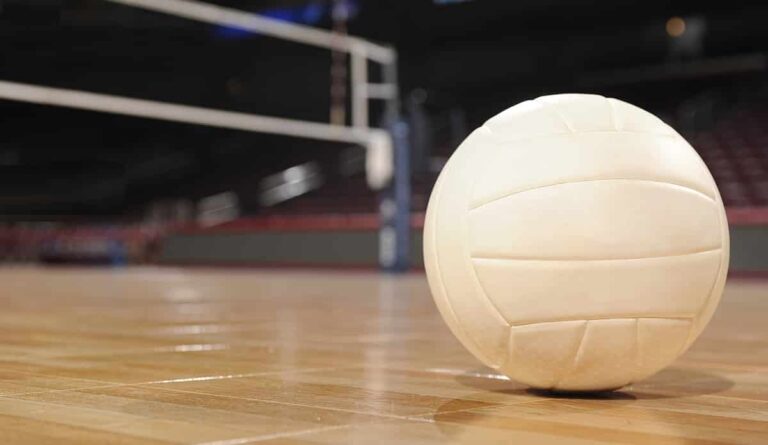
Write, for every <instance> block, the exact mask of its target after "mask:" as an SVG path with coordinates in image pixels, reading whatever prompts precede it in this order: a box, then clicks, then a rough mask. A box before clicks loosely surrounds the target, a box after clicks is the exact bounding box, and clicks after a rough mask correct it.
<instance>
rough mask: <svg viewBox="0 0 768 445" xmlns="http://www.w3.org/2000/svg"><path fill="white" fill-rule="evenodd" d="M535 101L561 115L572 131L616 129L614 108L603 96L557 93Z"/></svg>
mask: <svg viewBox="0 0 768 445" xmlns="http://www.w3.org/2000/svg"><path fill="white" fill-rule="evenodd" d="M535 101H536V102H539V103H543V104H544V106H545V107H547V109H549V110H551V111H552V112H553V113H556V114H557V115H558V116H560V118H561V119H562V120H563V121H564V123H565V124H566V126H567V127H568V128H569V129H570V130H571V131H572V132H582V131H612V130H616V126H615V125H614V117H613V109H612V108H611V105H610V103H608V101H607V100H606V99H605V98H604V97H603V96H598V95H595V94H556V95H552V96H542V97H539V98H538V99H535Z"/></svg>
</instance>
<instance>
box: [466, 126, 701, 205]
mask: <svg viewBox="0 0 768 445" xmlns="http://www.w3.org/2000/svg"><path fill="white" fill-rule="evenodd" d="M512 166H514V167H512ZM478 168H479V169H480V171H481V172H482V174H478V175H476V177H477V179H476V182H475V184H474V187H473V193H472V207H477V206H480V205H482V204H484V203H487V202H490V201H494V200H496V199H499V198H502V197H505V196H508V195H511V194H514V193H518V192H521V191H525V190H530V189H535V188H538V187H544V186H551V185H555V184H560V183H567V182H576V181H587V180H597V179H645V180H655V181H660V182H669V183H672V184H678V185H681V186H684V187H689V188H692V189H694V190H697V191H699V192H701V193H703V194H705V195H707V196H709V197H711V198H713V199H714V198H715V196H716V187H715V183H714V181H713V180H712V177H711V175H710V174H709V171H708V170H707V169H706V167H705V166H704V164H703V163H702V162H701V160H700V159H699V157H698V156H697V155H696V153H695V152H694V151H693V150H692V149H691V147H690V146H689V145H688V144H687V143H686V142H685V141H684V140H683V139H682V138H680V137H678V136H672V137H670V136H659V135H657V134H652V133H644V134H638V133H582V134H578V135H576V134H569V135H556V136H552V137H540V138H531V139H525V140H522V141H516V142H508V143H501V142H500V143H497V144H493V145H492V146H491V147H489V151H488V156H487V157H485V158H484V159H482V160H480V163H479V164H478ZM511 171H514V174H510V172H511Z"/></svg>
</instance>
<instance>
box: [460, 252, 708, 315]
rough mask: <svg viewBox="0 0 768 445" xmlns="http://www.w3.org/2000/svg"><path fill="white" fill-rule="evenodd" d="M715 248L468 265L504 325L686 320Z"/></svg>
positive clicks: (696, 306) (698, 305) (697, 305)
mask: <svg viewBox="0 0 768 445" xmlns="http://www.w3.org/2000/svg"><path fill="white" fill-rule="evenodd" d="M722 255H723V254H722V251H721V250H720V249H718V250H713V251H709V252H702V253H696V254H690V255H682V256H674V257H663V258H647V259H637V260H609V261H528V260H511V261H510V260H505V259H474V260H473V264H474V266H475V270H476V272H477V276H478V278H479V280H480V282H481V283H482V286H483V289H484V290H485V293H486V295H487V296H488V297H489V298H490V299H491V300H493V302H494V305H495V306H496V307H497V308H498V310H499V312H500V313H501V315H502V316H503V317H504V319H505V320H507V322H509V323H510V324H511V325H521V324H529V323H537V322H546V321H558V320H582V319H596V318H613V317H622V318H632V317H670V318H674V317H690V318H693V317H694V316H695V315H696V314H698V313H699V311H701V310H702V308H703V306H704V304H705V296H706V295H707V294H708V293H709V291H710V289H712V285H713V284H714V282H715V278H716V276H717V272H718V269H719V267H720V261H721V258H722Z"/></svg>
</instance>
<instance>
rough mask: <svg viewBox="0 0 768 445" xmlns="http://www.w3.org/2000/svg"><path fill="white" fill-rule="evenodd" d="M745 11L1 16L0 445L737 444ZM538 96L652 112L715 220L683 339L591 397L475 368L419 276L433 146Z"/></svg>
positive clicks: (757, 160)
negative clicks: (616, 102) (718, 274)
mask: <svg viewBox="0 0 768 445" xmlns="http://www.w3.org/2000/svg"><path fill="white" fill-rule="evenodd" d="M766 20H768V4H763V3H760V2H739V1H735V2H719V3H712V2H694V1H687V0H681V1H674V2H668V1H659V0H646V1H630V0H621V1H613V2H601V1H597V0H584V1H576V2H572V1H564V0H540V1H532V0H531V1H529V0H525V1H515V2H504V1H491V0H412V1H398V2H394V1H384V0H154V1H153V0H0V36H2V38H0V48H2V50H1V53H0V54H2V55H1V56H0V116H2V119H0V177H1V178H2V186H0V261H2V264H0V277H2V282H3V285H2V286H0V333H1V335H0V440H1V441H2V442H4V443H8V444H48V443H51V444H53V443H55V444H105V443H120V444H144V443H148V444H149V443H151V444H155V443H157V444H177V443H178V444H200V445H203V444H206V445H239V444H251V443H259V444H261V443H265V444H268V443H269V444H272V443H274V444H293V443H296V444H340V443H344V444H346V443H359V444H371V443H382V444H412V443H413V444H416V443H418V444H421V443H424V444H438V443H473V444H475V443H499V444H501V443H505V444H506V443H524V444H527V443H530V444H554V443H557V444H560V443H563V444H592V443H633V444H645V443H659V444H661V443H664V444H667V443H668V444H683V443H685V444H698V443H701V444H731V443H739V444H742V443H743V444H761V443H768V322H767V321H766V315H767V314H768V27H766V26H765V23H766ZM559 93H584V94H597V95H601V96H605V97H611V98H618V99H621V100H622V101H626V102H629V103H631V104H634V105H636V106H638V107H641V108H642V109H644V110H647V111H649V112H651V113H653V114H654V115H656V116H658V117H659V118H660V119H661V120H662V121H663V122H664V123H666V124H668V125H669V126H671V127H672V128H674V129H675V130H676V131H677V132H679V133H680V135H682V136H683V137H684V138H685V139H686V140H687V141H688V142H689V143H690V145H691V146H692V147H693V148H694V149H695V150H696V152H697V153H698V155H699V156H700V157H701V159H702V160H703V161H704V163H705V164H706V166H707V168H708V169H709V171H710V172H711V174H712V177H713V178H714V181H715V183H716V185H717V188H718V189H719V192H720V196H721V197H722V203H723V204H724V205H725V214H726V215H727V223H728V228H729V235H730V266H729V272H728V279H727V283H726V284H725V290H724V293H723V297H722V300H721V302H720V305H719V308H718V309H717V311H716V312H715V315H714V316H713V318H712V320H711V322H710V323H709V325H708V326H707V327H706V328H705V329H704V331H703V332H702V334H701V336H700V337H699V339H698V340H697V341H696V342H694V343H693V345H692V346H691V347H690V349H689V350H688V351H687V352H686V353H685V354H683V355H682V356H681V357H680V358H678V359H677V360H676V361H674V362H673V363H672V364H671V365H670V366H668V367H666V368H665V369H663V370H661V371H660V372H658V373H657V374H654V375H653V376H651V377H649V378H647V379H643V380H640V381H637V382H633V383H632V384H631V385H630V386H627V387H624V388H621V389H619V390H617V391H612V392H598V393H557V392H548V391H542V390H539V389H532V388H530V387H528V386H527V385H525V384H523V383H521V382H517V381H515V380H512V379H510V378H509V377H507V376H506V375H504V374H503V373H500V372H499V371H498V370H496V369H493V368H491V367H488V366H486V365H484V364H483V363H482V362H481V361H480V360H478V359H476V358H475V357H473V355H472V354H471V353H470V352H468V351H467V349H465V348H464V346H463V345H462V343H461V342H460V341H459V340H457V339H456V338H455V337H454V335H452V333H451V331H450V330H449V329H448V327H447V326H446V324H445V323H444V322H443V319H442V318H441V315H440V313H439V312H438V309H437V308H436V307H435V303H434V302H433V299H432V293H431V292H430V287H429V285H428V283H427V278H426V276H425V262H424V254H423V244H424V235H423V234H424V229H425V220H426V215H425V213H426V210H427V205H428V203H429V200H430V195H431V193H432V190H433V187H434V186H435V182H436V180H437V178H438V175H439V174H440V173H441V171H443V169H444V167H445V166H446V162H447V161H448V159H449V158H450V157H451V155H452V154H453V153H454V151H455V150H456V148H457V147H458V146H460V145H461V144H462V141H464V140H465V138H467V136H468V135H469V134H470V133H472V131H473V130H474V129H476V128H478V127H481V126H482V125H483V124H484V122H486V121H487V120H488V119H489V118H490V117H492V116H494V115H496V114H498V113H500V112H502V111H503V110H505V109H507V108H509V107H511V106H513V105H515V104H518V103H520V102H523V101H525V100H529V99H533V98H536V97H539V96H546V95H552V94H559ZM553 162H556V161H554V160H553ZM553 236H554V235H553Z"/></svg>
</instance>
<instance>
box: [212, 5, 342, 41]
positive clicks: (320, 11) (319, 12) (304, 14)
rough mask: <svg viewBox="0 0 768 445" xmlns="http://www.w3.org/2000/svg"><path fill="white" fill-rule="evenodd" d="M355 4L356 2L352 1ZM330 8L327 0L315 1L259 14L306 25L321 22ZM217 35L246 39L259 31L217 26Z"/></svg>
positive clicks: (233, 38)
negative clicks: (322, 0)
mask: <svg viewBox="0 0 768 445" xmlns="http://www.w3.org/2000/svg"><path fill="white" fill-rule="evenodd" d="M350 3H351V4H353V5H354V2H350ZM328 12H329V11H328V8H327V6H326V5H325V2H321V1H313V2H310V3H309V4H307V5H305V6H299V7H294V8H288V7H281V8H271V9H265V10H263V11H258V12H257V14H260V15H263V16H265V17H269V18H271V19H274V20H279V21H281V22H289V23H301V24H305V25H314V24H317V23H319V22H320V21H321V20H322V19H323V17H324V16H325V15H326V14H328ZM213 33H214V35H215V36H216V37H220V38H223V39H232V40H239V39H246V38H248V37H253V36H257V35H259V33H257V32H253V31H248V30H246V29H242V28H236V27H232V26H216V27H215V28H214V31H213Z"/></svg>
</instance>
